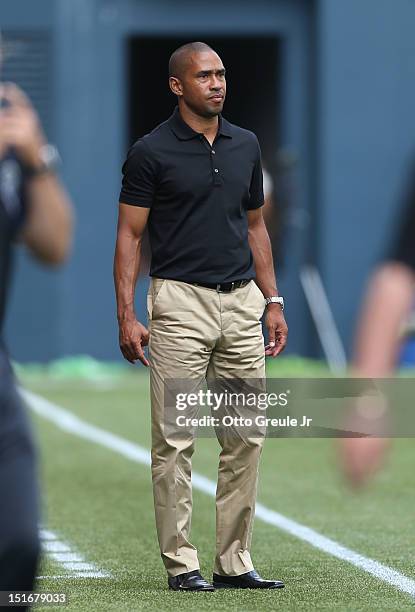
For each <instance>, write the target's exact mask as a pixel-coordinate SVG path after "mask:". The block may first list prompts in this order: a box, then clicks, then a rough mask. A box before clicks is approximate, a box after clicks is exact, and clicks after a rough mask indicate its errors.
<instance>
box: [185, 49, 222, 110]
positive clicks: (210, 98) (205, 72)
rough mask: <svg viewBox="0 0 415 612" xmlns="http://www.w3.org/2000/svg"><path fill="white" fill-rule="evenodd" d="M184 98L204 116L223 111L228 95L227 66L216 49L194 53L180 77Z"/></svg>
mask: <svg viewBox="0 0 415 612" xmlns="http://www.w3.org/2000/svg"><path fill="white" fill-rule="evenodd" d="M180 84H181V92H182V95H183V100H184V102H185V103H186V104H187V106H188V107H189V108H190V109H191V110H193V111H194V112H195V113H196V114H198V115H200V116H202V117H214V116H216V115H218V114H219V113H220V112H222V109H223V104H224V102H225V95H226V79H225V68H224V67H223V64H222V61H221V59H220V57H219V56H218V55H217V54H216V53H215V52H214V51H203V52H201V53H193V54H192V55H191V56H190V58H189V61H188V62H187V65H186V67H185V69H184V72H183V75H182V78H181V79H180Z"/></svg>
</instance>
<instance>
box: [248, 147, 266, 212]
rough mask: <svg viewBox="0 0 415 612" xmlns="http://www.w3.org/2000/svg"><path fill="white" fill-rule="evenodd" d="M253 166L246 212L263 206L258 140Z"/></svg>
mask: <svg viewBox="0 0 415 612" xmlns="http://www.w3.org/2000/svg"><path fill="white" fill-rule="evenodd" d="M255 147H256V152H255V164H254V168H253V171H252V177H251V184H250V187H249V203H248V206H247V209H248V210H254V209H255V208H260V207H261V206H263V204H264V188H263V177H262V163H261V149H260V147H259V143H258V140H257V139H256V138H255Z"/></svg>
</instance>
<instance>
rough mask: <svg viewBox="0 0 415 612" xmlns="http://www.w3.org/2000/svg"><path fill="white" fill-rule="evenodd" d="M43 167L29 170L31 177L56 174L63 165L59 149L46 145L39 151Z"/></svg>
mask: <svg viewBox="0 0 415 612" xmlns="http://www.w3.org/2000/svg"><path fill="white" fill-rule="evenodd" d="M39 159H40V161H41V165H40V166H38V167H36V168H28V174H29V176H39V175H41V174H47V173H49V172H51V173H54V172H56V170H57V169H58V168H59V166H60V164H61V157H60V155H59V152H58V149H57V148H56V147H55V146H54V145H52V144H49V143H47V144H44V145H42V146H41V147H40V149H39Z"/></svg>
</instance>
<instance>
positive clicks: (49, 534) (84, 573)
mask: <svg viewBox="0 0 415 612" xmlns="http://www.w3.org/2000/svg"><path fill="white" fill-rule="evenodd" d="M39 533H40V541H41V543H42V549H43V550H44V551H45V552H46V553H47V554H48V556H49V557H51V558H52V559H53V560H54V561H56V563H58V564H59V565H61V566H62V567H63V568H64V569H65V570H66V571H67V572H68V573H67V574H66V575H64V576H38V579H41V578H58V577H59V578H111V574H109V573H108V572H104V571H102V570H100V569H98V568H97V567H96V566H95V565H93V564H92V563H88V562H87V561H86V560H85V559H84V558H83V557H82V555H80V554H79V552H77V551H75V550H74V549H73V547H71V546H70V545H69V544H68V543H67V542H64V541H63V540H60V539H59V537H58V536H57V535H56V533H54V532H53V531H50V530H49V529H40V531H39Z"/></svg>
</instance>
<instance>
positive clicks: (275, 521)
mask: <svg viewBox="0 0 415 612" xmlns="http://www.w3.org/2000/svg"><path fill="white" fill-rule="evenodd" d="M21 394H22V396H23V398H24V399H25V401H26V402H27V404H28V405H29V407H30V408H31V409H32V410H33V411H34V412H35V413H36V414H38V415H39V416H41V417H43V418H45V419H47V420H48V421H50V422H52V423H54V424H55V425H56V426H57V427H58V428H59V429H61V430H63V431H65V432H67V433H70V434H73V435H76V436H78V437H80V438H84V439H85V440H89V441H90V442H94V443H95V444H99V445H101V446H104V447H105V448H108V449H110V450H112V451H114V452H116V453H118V454H119V455H122V456H123V457H126V458H127V459H130V460H131V461H134V462H135V463H141V464H144V465H150V462H151V458H150V452H149V451H148V450H147V449H145V448H143V447H142V446H139V445H138V444H134V443H133V442H129V441H128V440H125V439H124V438H121V437H120V436H117V435H115V434H112V433H110V432H109V431H105V430H104V429H101V428H99V427H96V426H95V425H90V424H89V423H87V422H86V421H83V420H82V419H80V418H79V417H77V416H75V415H74V414H73V413H72V412H70V411H69V410H65V409H64V408H61V407H60V406H57V405H56V404H53V403H52V402H50V401H48V400H46V399H44V398H43V397H40V396H38V395H36V394H34V393H32V392H30V391H27V390H25V389H21ZM192 482H193V486H194V488H195V489H198V490H199V491H203V492H204V493H207V494H208V495H210V496H215V494H216V483H215V482H213V481H212V480H209V479H208V478H206V477H205V476H202V475H201V474H197V473H195V472H193V475H192ZM256 516H257V518H259V519H260V520H262V521H263V522H264V523H267V524H269V525H273V526H274V527H278V529H281V530H282V531H285V532H287V533H289V534H291V535H293V536H295V537H296V538H299V539H300V540H303V541H305V542H308V543H309V544H311V546H314V547H315V548H317V549H318V550H322V551H323V552H325V553H328V554H329V555H332V556H333V557H336V558H337V559H340V560H341V561H347V562H348V563H350V564H351V565H354V566H355V567H358V568H359V569H362V570H364V571H365V572H367V573H368V574H371V575H372V576H375V577H376V578H378V579H379V580H382V581H383V582H386V583H388V584H390V585H392V586H394V587H396V588H397V589H399V590H400V591H403V592H404V593H409V594H410V595H412V596H415V580H413V579H412V578H408V577H407V576H405V575H404V574H402V573H401V572H398V571H397V570H394V569H392V568H391V567H388V566H387V565H383V564H382V563H379V562H378V561H375V560H374V559H370V558H369V557H365V556H364V555H360V554H359V553H357V552H355V551H354V550H351V549H350V548H346V547H345V546H342V545H341V544H340V543H338V542H336V541H335V540H332V539H330V538H327V537H325V536H323V535H321V534H320V533H318V532H317V531H314V529H311V528H310V527H307V526H306V525H302V524H301V523H297V522H296V521H293V520H291V519H289V518H287V517H286V516H284V515H282V514H280V513H279V512H275V511H274V510H271V509H269V508H266V507H265V506H263V505H262V504H257V506H256Z"/></svg>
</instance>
